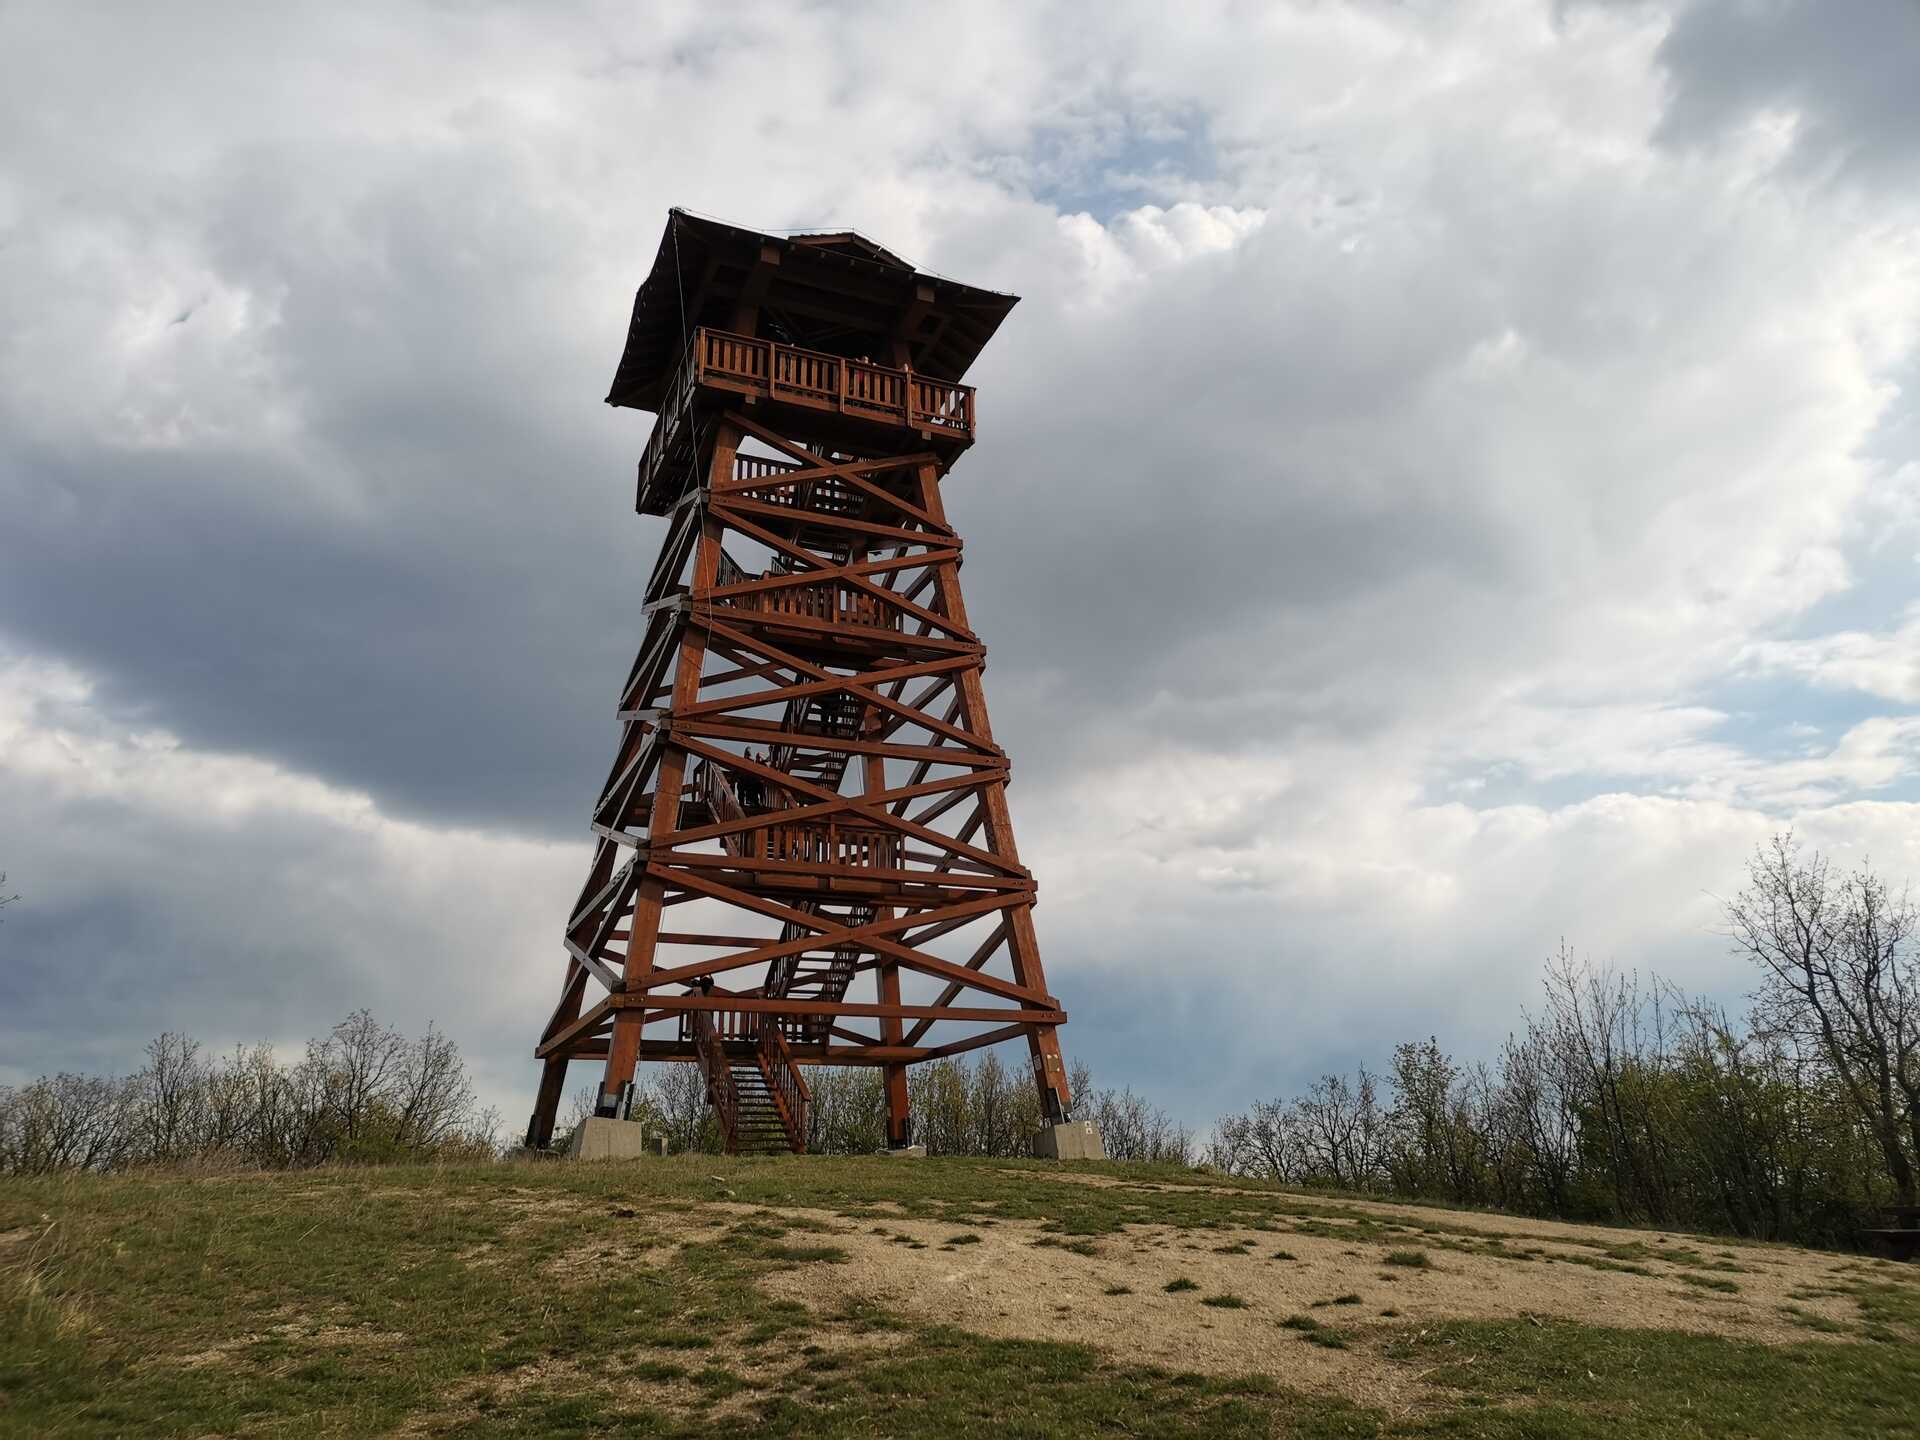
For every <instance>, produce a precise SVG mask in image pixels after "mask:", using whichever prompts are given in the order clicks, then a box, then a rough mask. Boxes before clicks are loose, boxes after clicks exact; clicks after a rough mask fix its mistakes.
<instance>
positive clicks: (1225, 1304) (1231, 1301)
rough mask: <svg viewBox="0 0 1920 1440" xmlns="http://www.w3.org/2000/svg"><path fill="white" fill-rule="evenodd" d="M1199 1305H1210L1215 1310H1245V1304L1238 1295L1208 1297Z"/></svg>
mask: <svg viewBox="0 0 1920 1440" xmlns="http://www.w3.org/2000/svg"><path fill="white" fill-rule="evenodd" d="M1200 1303H1201V1304H1202V1305H1211V1306H1213V1308H1214V1309H1216V1310H1244V1309H1246V1308H1247V1302H1246V1301H1245V1300H1242V1299H1241V1298H1240V1297H1239V1296H1238V1295H1209V1296H1207V1297H1206V1299H1204V1300H1202V1301H1201V1302H1200Z"/></svg>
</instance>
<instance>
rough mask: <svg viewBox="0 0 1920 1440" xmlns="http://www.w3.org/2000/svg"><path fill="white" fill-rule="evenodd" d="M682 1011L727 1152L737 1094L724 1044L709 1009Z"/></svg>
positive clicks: (736, 1116)
mask: <svg viewBox="0 0 1920 1440" xmlns="http://www.w3.org/2000/svg"><path fill="white" fill-rule="evenodd" d="M686 1013H687V1015H688V1016H689V1018H690V1021H691V1024H690V1025H689V1026H688V1029H689V1030H690V1031H691V1035H692V1039H693V1052H694V1054H695V1056H697V1057H698V1059H699V1061H700V1073H701V1074H703V1075H705V1076H706V1078H707V1099H708V1101H709V1102H710V1103H711V1104H712V1106H713V1113H714V1116H715V1117H716V1118H717V1119H718V1120H719V1122H720V1133H721V1135H722V1136H724V1137H725V1139H726V1146H727V1153H728V1154H729V1155H731V1154H732V1153H733V1152H734V1148H735V1145H736V1144H737V1143H738V1142H737V1141H736V1139H735V1137H736V1135H737V1133H738V1130H739V1123H740V1096H739V1093H738V1092H737V1091H736V1090H735V1088H734V1084H733V1071H732V1070H731V1069H729V1068H728V1065H727V1052H726V1048H725V1047H724V1046H723V1045H722V1044H721V1042H720V1036H719V1034H718V1032H717V1031H716V1030H715V1028H714V1024H713V1017H712V1014H711V1013H710V1012H708V1011H706V1010H690V1011H688V1012H686Z"/></svg>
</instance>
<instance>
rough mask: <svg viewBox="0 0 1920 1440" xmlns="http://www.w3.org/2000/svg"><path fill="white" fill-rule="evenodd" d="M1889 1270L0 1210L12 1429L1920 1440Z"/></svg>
mask: <svg viewBox="0 0 1920 1440" xmlns="http://www.w3.org/2000/svg"><path fill="white" fill-rule="evenodd" d="M1917 1339H1920V1273H1916V1272H1915V1271H1914V1270H1913V1269H1912V1268H1911V1267H1904V1266H1894V1265H1891V1264H1886V1263H1882V1262H1877V1261H1870V1260H1861V1259H1858V1258H1853V1257H1847V1256H1840V1255H1832V1254H1825V1253H1820V1252H1812V1251H1803V1250H1796V1249H1791V1248H1788V1247H1782V1246H1759V1245H1748V1244H1737V1245H1736V1244H1727V1243H1723V1242H1720V1241H1717V1240H1708V1239H1700V1238H1697V1237H1683V1236H1669V1235H1662V1234H1657V1233H1653V1232H1646V1231H1628V1230H1612V1229H1594V1228H1587V1227H1580V1226H1573V1225H1564V1224H1557V1223H1551V1222H1535V1221H1525V1220H1518V1219H1512V1218H1507V1217H1500V1216H1490V1215H1479V1214H1467V1213H1461V1212H1452V1211H1440V1210H1427V1209H1421V1208H1419V1207H1414V1206H1404V1205H1386V1204H1375V1203H1370V1202H1364V1201H1342V1200H1333V1199H1325V1198H1317V1197H1310V1196H1304V1195H1300V1194H1296V1193H1291V1192H1286V1191H1281V1190H1276V1189H1271V1188H1266V1187H1262V1186H1259V1185H1257V1184H1250V1183H1248V1182H1245V1181H1240V1180H1228V1179H1225V1178H1223V1177H1218V1176H1212V1175H1206V1174H1199V1173H1193V1172H1189V1171H1185V1170H1178V1169H1147V1168H1142V1167H1123V1166H1113V1165H1103V1166H1070V1167H1060V1166H1053V1167H1047V1166H1040V1165H1029V1164H1018V1163H1006V1162H987V1161H974V1160H948V1161H942V1160H931V1161H919V1162H898V1161H888V1160H884V1159H814V1158H804V1159H796V1158H782V1159H773V1160H727V1159H716V1158H712V1157H705V1156H691V1157H684V1158H677V1159H673V1160H663V1161H653V1162H646V1163H639V1164H626V1165H606V1166H570V1165H564V1164H541V1165H493V1166H474V1167H458V1168H391V1169H368V1170H336V1171H321V1172H314V1171H308V1172H304V1173H288V1174H245V1175H208V1176H180V1175H160V1174H155V1175H130V1176H110V1177H99V1176H81V1177H77V1178H64V1179H52V1180H46V1181H8V1182H4V1183H0V1433H4V1434H7V1435H33V1436H40V1435H144V1434H163V1435H224V1434H247V1435H252V1434H286V1433H297V1434H299V1435H300V1436H302V1437H306V1436H313V1435H332V1434H350V1435H360V1434H384V1433H400V1434H409V1435H436V1434H451V1433H460V1434H503V1435H553V1436H559V1435H594V1434H612V1433H618V1434H634V1435H665V1436H674V1435H689V1436H691V1435H704V1434H709V1433H715V1432H722V1433H737V1434H765V1435H796V1436H799V1435H807V1436H854V1435H861V1436H892V1435H901V1436H915V1435H929V1436H933V1435H939V1436H967V1435H981V1436H986V1435H992V1436H996V1437H1005V1436H1052V1435H1066V1436H1077V1435H1086V1436H1092V1435H1104V1434H1111V1433H1123V1434H1137V1435H1155V1436H1160V1435H1169V1436H1177V1435H1193V1436H1243V1435H1245V1436H1252V1435H1290V1436H1316V1437H1370V1436H1501V1437H1532V1440H1544V1437H1555V1436H1566V1437H1606V1440H1633V1437H1639V1436H1654V1435H1661V1436H1664V1435H1685V1436H1743V1437H1746V1436H1758V1437H1770V1436H1778V1437H1783V1440H1785V1437H1796V1440H1797V1437H1805V1436H1868V1435H1887V1436H1891V1435H1914V1434H1920V1346H1916V1343H1915V1342H1916V1340H1917Z"/></svg>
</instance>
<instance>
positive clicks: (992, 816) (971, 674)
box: [919, 464, 1073, 1123]
mask: <svg viewBox="0 0 1920 1440" xmlns="http://www.w3.org/2000/svg"><path fill="white" fill-rule="evenodd" d="M919 480H920V508H921V509H922V510H924V511H926V512H927V514H929V515H931V516H932V517H933V518H934V519H935V520H937V521H939V522H940V523H941V524H942V525H944V524H946V523H947V511H946V506H945V504H944V503H942V501H941V498H940V472H939V470H938V468H937V467H936V466H934V465H931V464H928V465H922V466H920V468H919ZM933 583H934V594H935V596H936V597H937V599H938V601H939V606H938V608H939V610H940V611H941V613H942V614H944V615H945V616H946V617H947V618H948V619H950V620H952V621H953V622H954V623H955V624H956V625H961V626H964V627H966V628H967V629H969V630H971V629H972V628H973V627H972V626H970V625H968V624H967V604H966V601H965V600H964V599H962V598H961V595H960V567H959V565H958V564H957V563H956V562H954V561H951V560H949V561H944V562H942V563H941V564H939V565H937V566H936V567H935V568H934V581H933ZM956 688H957V689H958V690H959V693H960V717H961V722H962V723H963V724H964V725H965V726H966V728H967V729H968V730H970V731H971V732H972V733H973V734H975V735H977V736H979V737H980V738H981V739H982V740H984V741H987V742H989V743H991V742H992V740H993V728H992V725H991V724H990V722H989V721H988V719H987V695H986V689H985V687H984V686H983V685H982V684H981V683H980V671H979V670H978V669H968V670H963V671H961V672H960V675H959V677H958V680H957V682H956ZM980 804H981V809H982V811H983V812H984V813H985V815H986V827H985V828H986V836H985V839H986V845H987V848H988V849H990V850H992V851H993V853H994V854H996V855H998V856H1001V857H1002V858H1003V859H1006V860H1010V861H1012V862H1013V863H1014V864H1016V865H1017V864H1018V863H1019V862H1020V855H1019V851H1018V850H1017V849H1016V848H1015V846H1014V842H1013V817H1012V814H1011V813H1010V812H1009V811H1008V809H1007V787H1006V784H1005V782H1004V781H1001V780H995V781H994V782H993V783H991V784H989V785H987V786H985V787H983V788H982V790H981V792H980ZM1007 953H1008V955H1009V956H1010V957H1011V959H1012V962H1013V978H1014V979H1015V980H1017V981H1019V982H1020V984H1022V985H1024V986H1027V987H1029V988H1030V989H1033V990H1038V991H1041V992H1043V993H1044V992H1045V991H1046V988H1047V977H1046V972H1045V971H1044V970H1043V969H1042V967H1041V964H1040V939H1039V937H1038V936H1037V935H1036V934H1035V933H1034V929H1033V904H1032V902H1031V901H1030V900H1028V901H1023V902H1022V903H1021V904H1018V905H1014V906H1011V907H1009V908H1008V910H1007ZM1027 1054H1028V1057H1029V1059H1030V1060H1031V1061H1032V1063H1033V1080H1034V1084H1035V1086H1036V1087H1037V1088H1038V1089H1039V1091H1040V1111H1041V1113H1042V1114H1043V1115H1044V1116H1046V1118H1047V1119H1048V1120H1049V1121H1052V1122H1054V1123H1059V1122H1060V1121H1063V1120H1065V1119H1066V1118H1067V1115H1068V1107H1069V1106H1070V1105H1071V1104H1072V1103H1073V1094H1072V1091H1071V1090H1070V1089H1069V1088H1068V1085H1067V1066H1066V1061H1065V1060H1064V1059H1063V1058H1062V1057H1061V1054H1060V1037H1059V1035H1058V1034H1057V1033H1056V1027H1054V1026H1052V1025H1036V1026H1034V1027H1033V1028H1032V1029H1030V1030H1029V1031H1028V1032H1027Z"/></svg>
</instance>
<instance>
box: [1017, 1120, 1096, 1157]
mask: <svg viewBox="0 0 1920 1440" xmlns="http://www.w3.org/2000/svg"><path fill="white" fill-rule="evenodd" d="M1033 1158H1034V1159H1036V1160H1104V1159H1106V1158H1107V1147H1106V1146H1105V1145H1104V1144H1102V1143H1101V1140H1100V1132H1099V1131H1098V1130H1096V1129H1094V1128H1093V1122H1092V1121H1091V1120H1075V1121H1073V1122H1072V1123H1071V1124H1067V1125H1048V1126H1046V1127H1044V1128H1043V1129H1040V1130H1036V1131H1035V1132H1034V1136H1033Z"/></svg>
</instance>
